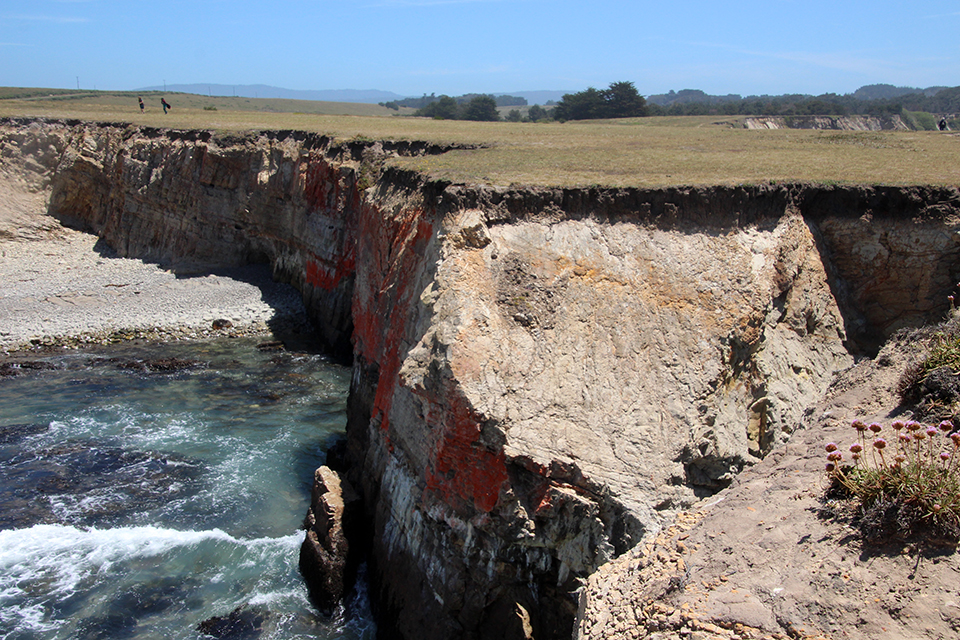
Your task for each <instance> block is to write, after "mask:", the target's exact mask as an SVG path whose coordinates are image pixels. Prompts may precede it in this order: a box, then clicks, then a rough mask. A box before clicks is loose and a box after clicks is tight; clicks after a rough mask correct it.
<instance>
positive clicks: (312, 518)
mask: <svg viewBox="0 0 960 640" xmlns="http://www.w3.org/2000/svg"><path fill="white" fill-rule="evenodd" d="M357 501H358V496H356V495H354V493H353V490H352V489H350V487H349V485H347V486H344V485H343V483H342V482H341V479H340V476H339V475H338V474H337V473H336V472H335V471H333V470H332V469H330V468H329V467H327V466H322V467H320V468H318V469H317V470H316V472H315V473H314V476H313V490H312V491H311V497H310V507H309V509H308V510H307V517H306V518H305V520H304V528H305V529H306V531H307V532H306V535H305V536H304V539H303V544H302V545H301V546H300V573H301V574H303V577H304V579H305V580H306V582H307V588H308V589H309V591H310V597H311V599H312V600H313V601H314V603H315V604H316V605H317V607H318V608H319V609H320V610H321V611H325V612H328V613H329V612H331V611H333V609H334V608H335V607H336V605H337V603H338V602H340V600H341V599H342V598H343V596H344V594H345V593H346V591H347V589H349V588H350V586H351V582H352V580H353V578H354V577H355V573H356V558H355V557H351V548H350V542H349V540H348V539H347V530H348V529H349V528H350V526H351V522H350V519H351V516H353V517H356V514H355V513H351V511H352V512H356V511H358V509H357V505H356V502H357ZM352 524H353V526H357V523H355V522H354V523H352ZM354 555H356V551H354ZM351 565H353V566H351Z"/></svg>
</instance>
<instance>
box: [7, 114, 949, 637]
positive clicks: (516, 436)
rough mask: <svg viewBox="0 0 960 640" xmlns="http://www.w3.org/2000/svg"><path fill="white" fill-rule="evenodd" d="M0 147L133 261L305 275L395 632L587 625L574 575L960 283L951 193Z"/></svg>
mask: <svg viewBox="0 0 960 640" xmlns="http://www.w3.org/2000/svg"><path fill="white" fill-rule="evenodd" d="M18 141H19V142H18ZM0 144H2V145H3V146H2V149H0V151H2V154H3V157H4V162H6V163H8V164H17V163H19V164H20V165H21V166H24V167H27V165H29V164H30V163H33V165H36V167H39V168H36V167H35V168H34V169H31V170H36V171H38V172H40V173H44V174H45V175H47V176H49V182H50V185H51V200H50V203H51V204H50V208H51V211H52V212H53V213H55V214H57V215H60V216H63V217H67V218H70V219H73V220H77V221H81V222H82V224H85V225H87V226H88V227H89V228H91V229H92V230H94V231H95V232H96V233H99V234H101V235H102V236H103V237H104V238H105V239H106V240H107V241H108V242H110V244H111V245H113V246H114V247H115V248H117V249H118V250H120V251H122V252H124V253H125V254H128V255H138V256H143V257H148V258H152V259H158V260H168V261H172V262H174V263H176V262H177V261H183V260H197V261H206V262H208V263H209V262H221V263H231V264H236V263H243V262H247V261H269V262H270V263H271V264H273V266H274V271H275V273H276V274H277V276H278V277H280V278H283V279H286V280H289V281H290V282H293V283H294V284H295V285H297V286H298V287H299V288H300V290H301V291H302V292H303V294H304V298H305V300H307V302H308V305H309V307H310V309H311V311H312V313H313V316H314V318H315V320H316V322H317V324H318V328H319V329H320V331H321V333H322V334H323V336H324V337H325V338H326V339H327V341H328V343H329V344H330V345H331V347H332V348H334V349H336V350H338V351H339V352H340V353H349V354H351V355H352V360H353V367H354V370H353V379H352V384H351V391H350V398H349V423H348V427H347V432H348V458H349V459H350V461H351V463H352V467H351V470H350V472H349V473H348V477H349V479H350V481H351V483H352V484H353V485H354V486H355V487H357V488H359V489H361V491H362V493H363V496H364V500H365V504H366V510H367V514H368V517H369V518H370V522H371V526H372V527H373V530H374V546H373V551H372V559H371V565H372V569H373V571H372V573H373V576H374V580H375V585H376V594H377V602H378V606H379V610H380V612H381V614H382V618H381V619H382V624H381V628H382V630H383V632H384V634H385V635H386V636H390V635H394V636H398V637H406V638H414V637H416V638H451V639H452V638H488V637H490V638H492V637H497V638H513V637H517V638H523V637H537V638H561V637H570V635H571V634H572V632H573V624H574V618H575V613H576V601H575V595H574V591H575V589H576V588H577V586H578V585H579V584H580V581H581V579H583V578H584V577H586V576H588V575H589V574H591V573H592V572H593V571H594V570H595V569H596V568H597V567H598V566H599V565H601V564H602V563H604V562H606V561H607V560H609V559H611V558H614V557H616V556H618V555H620V554H622V553H624V552H625V551H626V550H628V549H630V548H631V547H633V546H634V545H636V544H637V543H639V542H640V541H642V540H644V539H649V538H650V537H652V536H655V535H656V534H657V533H658V532H659V531H660V529H661V528H662V527H663V526H664V525H665V524H668V523H669V522H670V521H671V519H672V517H673V515H674V514H675V513H676V512H677V511H678V510H681V509H684V508H686V507H688V506H689V505H691V504H693V503H694V502H695V501H697V500H698V499H700V498H702V497H704V496H709V495H711V494H713V493H715V492H717V491H719V490H721V489H723V488H724V487H725V486H727V485H728V484H729V483H730V482H731V480H732V478H733V477H734V476H735V475H736V474H738V473H739V472H740V471H741V470H742V469H744V468H745V467H749V466H751V465H753V464H755V463H756V462H757V461H759V460H761V459H762V458H763V457H764V456H765V455H767V454H768V453H769V452H770V451H772V450H774V449H776V448H777V447H779V446H780V445H782V444H783V443H784V442H786V441H787V440H788V439H789V438H790V437H791V434H792V432H793V430H794V429H796V428H797V426H798V425H799V424H800V418H801V417H802V415H803V414H804V412H805V411H806V410H807V408H808V407H811V406H813V405H814V404H815V403H816V401H817V400H818V399H819V398H820V397H821V396H822V395H823V393H824V391H825V390H826V388H827V385H828V384H829V382H830V380H831V378H832V376H833V374H834V373H835V372H836V371H838V370H841V369H843V368H845V367H848V366H849V365H850V364H851V363H852V362H853V361H854V359H855V357H857V356H858V355H863V354H871V353H873V352H875V350H876V349H877V347H878V346H879V344H880V343H881V342H882V340H883V339H884V338H885V337H887V336H889V335H890V334H891V333H893V332H895V331H896V330H897V329H899V328H902V327H909V326H916V325H918V324H921V323H924V322H926V321H929V320H930V319H932V318H935V317H937V316H938V315H940V314H942V313H943V312H944V311H945V310H946V308H947V304H948V303H947V298H946V296H947V295H948V294H950V293H952V292H953V288H954V286H955V284H956V282H957V279H958V276H960V245H958V232H960V225H958V218H957V211H958V207H960V195H958V193H957V191H956V190H955V189H895V188H865V187H862V188H861V187H849V188H842V187H834V188H822V187H809V186H803V185H796V186H790V185H776V186H770V185H761V186H755V187H735V188H734V187H730V188H697V189H693V188H690V189H684V188H676V189H658V190H638V189H637V190H631V189H622V190H612V189H610V190H607V189H568V190H562V189H556V190H553V189H522V188H518V189H494V188H489V187H466V186H458V185H449V184H444V183H437V182H429V181H427V180H425V179H424V178H422V177H421V176H417V175H413V174H410V173H406V172H402V171H398V170H394V169H389V168H388V169H385V170H384V169H383V167H382V166H381V162H382V160H383V158H385V157H387V156H389V155H390V154H397V153H426V152H439V151H442V149H429V148H427V147H425V146H423V145H419V146H418V145H413V144H408V143H377V144H371V145H360V144H357V145H352V146H344V145H337V144H334V143H333V142H332V141H330V140H327V139H325V138H322V137H320V136H313V135H308V134H300V133H292V132H286V133H284V132H273V133H257V134H250V135H246V136H219V135H213V134H210V133H208V132H176V131H156V130H145V129H142V128H136V127H122V126H113V125H109V126H108V125H92V124H84V123H57V122H51V123H41V122H33V123H29V122H6V123H4V124H3V129H2V131H0ZM31 166H32V165H31Z"/></svg>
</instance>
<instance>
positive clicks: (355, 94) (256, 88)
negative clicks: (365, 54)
mask: <svg viewBox="0 0 960 640" xmlns="http://www.w3.org/2000/svg"><path fill="white" fill-rule="evenodd" d="M135 91H169V92H171V93H195V94H197V95H201V96H237V97H240V98H283V99H286V100H320V101H323V102H360V103H364V104H377V103H378V102H387V101H390V100H397V99H398V98H403V96H401V95H400V94H398V93H393V92H392V91H377V90H376V89H366V90H364V89H327V90H316V91H306V90H299V89H284V88H282V87H272V86H270V85H266V84H236V85H234V84H199V83H198V84H168V85H167V86H166V87H163V86H154V87H141V88H139V89H135Z"/></svg>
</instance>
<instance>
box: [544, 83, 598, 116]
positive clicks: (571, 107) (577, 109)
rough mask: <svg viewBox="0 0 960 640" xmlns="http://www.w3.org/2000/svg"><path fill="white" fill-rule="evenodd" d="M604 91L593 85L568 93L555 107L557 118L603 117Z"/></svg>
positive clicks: (554, 113) (554, 114)
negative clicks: (583, 89)
mask: <svg viewBox="0 0 960 640" xmlns="http://www.w3.org/2000/svg"><path fill="white" fill-rule="evenodd" d="M603 107H604V99H603V93H602V92H600V91H597V90H596V89H594V88H593V87H588V88H587V89H586V90H585V91H580V92H578V93H567V94H565V95H564V96H563V98H561V99H560V102H558V103H557V106H556V107H555V108H554V109H553V117H554V118H555V119H556V120H591V119H593V118H603V117H604V116H603Z"/></svg>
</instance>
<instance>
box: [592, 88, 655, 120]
mask: <svg viewBox="0 0 960 640" xmlns="http://www.w3.org/2000/svg"><path fill="white" fill-rule="evenodd" d="M603 99H604V112H605V114H604V115H603V116H602V117H604V118H639V117H642V116H645V115H647V101H646V100H644V99H643V96H641V95H640V94H639V93H638V92H637V88H636V87H635V86H633V83H632V82H614V83H613V84H611V85H610V87H609V88H608V89H607V90H605V91H604V92H603Z"/></svg>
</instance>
